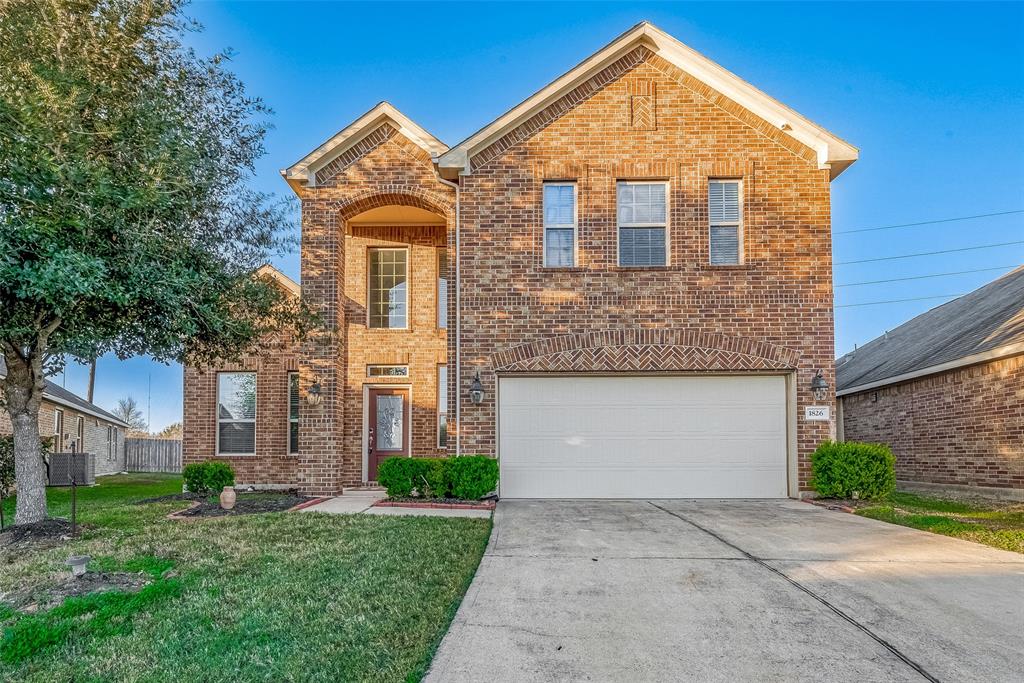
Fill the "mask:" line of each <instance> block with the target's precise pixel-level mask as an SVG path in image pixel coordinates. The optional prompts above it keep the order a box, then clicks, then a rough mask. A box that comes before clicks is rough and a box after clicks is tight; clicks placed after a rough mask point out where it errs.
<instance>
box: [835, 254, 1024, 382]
mask: <svg viewBox="0 0 1024 683" xmlns="http://www.w3.org/2000/svg"><path fill="white" fill-rule="evenodd" d="M1018 353H1024V266H1021V267H1019V268H1017V269H1015V270H1013V271H1011V272H1009V273H1007V274H1006V275H1003V276H1002V277H1000V278H999V279H997V280H994V281H993V282H990V283H988V284H987V285H985V286H984V287H981V288H980V289H976V290H974V291H973V292H971V293H970V294H966V295H964V296H962V297H960V298H959V299H954V300H953V301H950V302H949V303H946V304H943V305H941V306H938V307H936V308H933V309H931V310H930V311H927V312H925V313H922V314H921V315H919V316H917V317H916V318H913V319H912V320H909V321H907V322H905V323H903V324H902V325H900V326H899V327H897V328H896V329H894V330H890V331H889V332H887V333H886V334H884V335H882V336H881V337H878V338H877V339H874V340H872V341H870V342H868V343H867V344H865V345H864V346H862V347H861V348H859V349H857V350H856V351H853V352H851V353H848V354H846V355H845V356H843V357H842V358H840V359H838V360H837V361H836V390H837V391H836V393H837V395H840V396H842V395H844V394H852V393H856V392H860V391H865V390H867V389H873V388H876V387H880V386H885V385H887V384H894V383H896V382H901V381H905V380H908V379H913V378H914V377H920V376H923V375H930V374H934V373H936V372H943V371H945V370H950V369H952V368H957V367H963V366H965V365H971V364H974V363H980V362H982V361H987V360H993V359H995V358H1003V357H1006V356H1012V355H1016V354H1018Z"/></svg>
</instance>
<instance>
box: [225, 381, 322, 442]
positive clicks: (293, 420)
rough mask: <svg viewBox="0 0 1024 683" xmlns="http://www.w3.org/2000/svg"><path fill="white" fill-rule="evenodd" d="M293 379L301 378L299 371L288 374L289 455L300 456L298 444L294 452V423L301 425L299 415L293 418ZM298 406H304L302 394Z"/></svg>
mask: <svg viewBox="0 0 1024 683" xmlns="http://www.w3.org/2000/svg"><path fill="white" fill-rule="evenodd" d="M292 377H294V378H296V380H297V379H298V377H299V371H298V370H290V371H289V372H288V455H298V454H299V449H298V444H296V447H295V450H294V451H293V450H292V423H293V422H294V423H295V424H298V423H299V416H298V415H296V416H295V417H294V418H293V417H292ZM298 404H299V406H300V407H301V406H302V396H301V394H300V395H299V398H298ZM217 433H218V434H219V433H220V432H219V431H218V432H217ZM300 437H301V434H300Z"/></svg>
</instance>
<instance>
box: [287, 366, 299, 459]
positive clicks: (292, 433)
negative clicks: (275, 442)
mask: <svg viewBox="0 0 1024 683" xmlns="http://www.w3.org/2000/svg"><path fill="white" fill-rule="evenodd" d="M298 452H299V373H297V372H289V373H288V455H295V454H296V453H298Z"/></svg>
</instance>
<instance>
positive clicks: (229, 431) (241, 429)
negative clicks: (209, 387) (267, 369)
mask: <svg viewBox="0 0 1024 683" xmlns="http://www.w3.org/2000/svg"><path fill="white" fill-rule="evenodd" d="M217 454H218V455H255V454H256V373H255V372H222V373H220V374H218V375H217Z"/></svg>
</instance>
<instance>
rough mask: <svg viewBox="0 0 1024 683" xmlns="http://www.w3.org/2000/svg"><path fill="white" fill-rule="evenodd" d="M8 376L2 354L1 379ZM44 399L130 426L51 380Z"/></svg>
mask: <svg viewBox="0 0 1024 683" xmlns="http://www.w3.org/2000/svg"><path fill="white" fill-rule="evenodd" d="M6 376H7V360H6V359H5V358H4V357H3V356H0V379H3V378H4V377H6ZM43 399H44V400H46V401H50V402H51V403H57V404H58V405H62V406H66V407H68V408H73V409H74V410H77V411H79V412H81V413H85V414H86V415H92V416H93V417H98V418H100V419H101V420H105V421H106V422H112V423H114V424H116V425H118V426H121V427H128V423H127V422H125V421H124V420H122V419H121V418H119V417H117V416H116V415H114V414H113V413H110V412H107V411H106V410H103V408H100V407H99V406H98V405H96V404H95V403H89V401H86V400H85V399H84V398H82V397H81V396H79V395H78V394H74V393H72V392H70V391H68V390H67V389H65V388H64V387H62V386H60V385H59V384H54V383H53V382H51V381H50V380H46V386H44V387H43Z"/></svg>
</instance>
